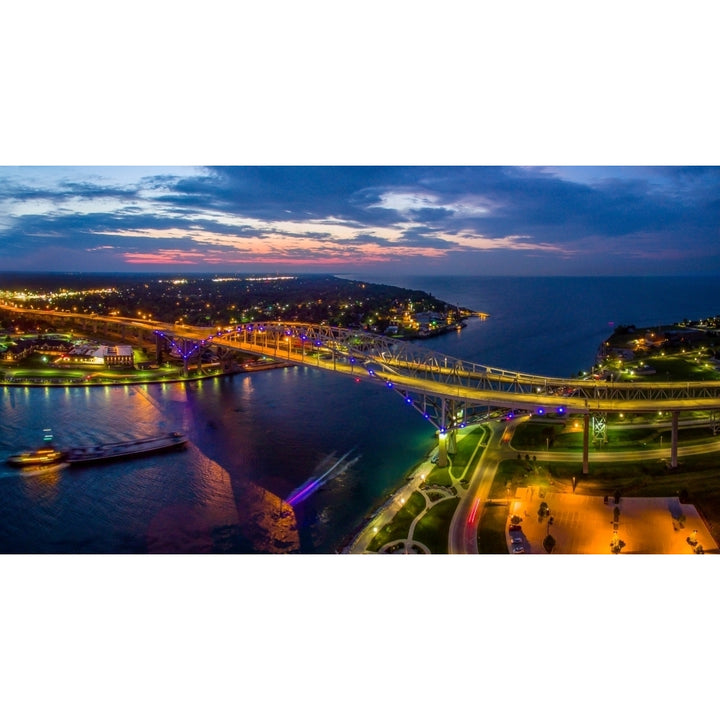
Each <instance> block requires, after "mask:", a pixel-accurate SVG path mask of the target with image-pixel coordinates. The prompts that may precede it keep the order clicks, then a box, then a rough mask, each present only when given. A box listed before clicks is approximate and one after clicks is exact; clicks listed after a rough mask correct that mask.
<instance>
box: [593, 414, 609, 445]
mask: <svg viewBox="0 0 720 720" xmlns="http://www.w3.org/2000/svg"><path fill="white" fill-rule="evenodd" d="M592 431H593V443H600V444H602V445H605V444H606V443H607V413H604V412H594V413H593V414H592Z"/></svg>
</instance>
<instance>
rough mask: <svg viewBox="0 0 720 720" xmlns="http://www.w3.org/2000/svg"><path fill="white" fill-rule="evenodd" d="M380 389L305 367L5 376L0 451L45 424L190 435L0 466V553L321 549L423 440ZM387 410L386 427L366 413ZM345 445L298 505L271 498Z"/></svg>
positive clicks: (58, 430)
mask: <svg viewBox="0 0 720 720" xmlns="http://www.w3.org/2000/svg"><path fill="white" fill-rule="evenodd" d="M391 395H392V394H388V393H385V392H378V390H377V388H369V387H357V386H356V385H355V383H350V382H349V381H348V380H347V379H346V378H336V377H331V376H326V375H323V374H322V372H321V371H317V370H309V371H308V370H307V369H303V368H287V369H282V370H275V371H269V372H263V373H253V374H252V375H250V374H247V375H237V376H233V377H225V378H213V379H212V380H209V381H208V382H204V383H191V382H188V383H174V384H169V385H146V386H118V387H112V386H104V387H99V388H88V387H82V388H15V387H2V388H0V461H1V460H2V459H3V458H5V457H7V455H10V454H12V453H13V452H17V450H18V449H20V448H26V447H33V446H37V445H38V444H40V443H41V441H42V430H43V428H45V427H50V428H52V430H53V432H54V436H55V444H56V445H58V446H61V447H66V446H74V445H91V444H98V443H102V442H113V441H119V440H126V439H129V438H133V437H139V436H144V435H153V434H157V433H159V432H168V431H170V430H181V431H184V432H186V433H188V435H189V437H190V440H191V443H190V446H189V447H188V449H187V450H185V451H182V452H171V453H167V454H162V455H156V456H152V457H147V458H138V459H133V460H128V461H123V462H118V463H113V464H105V465H97V466H86V467H78V466H72V467H64V468H60V469H55V470H53V471H52V472H51V473H50V475H48V476H47V478H46V479H44V480H41V479H33V480H32V482H29V480H30V478H27V477H25V478H22V477H21V474H20V473H19V472H18V471H16V470H14V469H13V468H11V467H10V466H5V465H3V467H2V469H1V470H0V475H1V476H2V482H3V488H2V492H3V503H2V505H1V506H0V552H33V553H34V552H113V553H118V552H262V553H269V552H297V551H302V552H332V551H334V550H335V549H336V547H337V546H338V544H339V543H340V542H341V541H342V540H343V539H345V538H346V537H347V536H348V535H349V534H350V533H351V532H352V531H353V530H354V529H355V528H356V526H357V525H358V523H359V521H360V519H361V518H362V516H363V515H364V514H365V513H367V512H369V510H371V509H372V507H373V506H374V505H375V504H376V503H377V501H378V497H380V498H382V496H383V494H384V493H387V492H388V491H389V490H390V489H391V488H392V487H393V486H394V485H395V484H396V483H397V482H398V480H399V479H400V478H401V477H402V476H403V473H404V472H405V471H406V470H407V469H408V467H409V466H410V465H411V464H412V463H414V461H415V460H416V459H417V457H418V454H419V453H422V452H425V451H426V450H427V449H429V447H430V445H431V443H432V434H431V432H430V431H429V428H428V426H427V425H426V424H425V423H424V422H422V421H421V420H420V419H419V418H417V417H412V419H410V420H409V422H407V420H408V417H409V416H408V413H407V411H406V409H405V407H404V404H403V403H400V402H398V401H397V400H396V399H393V398H392V397H391ZM328 401H329V402H328ZM388 413H389V417H390V418H393V417H394V420H391V427H392V426H394V427H396V428H397V429H396V430H394V431H393V432H392V434H389V433H388V431H387V429H386V428H385V427H383V426H381V425H379V424H378V423H377V421H376V418H377V417H378V416H381V417H386V418H387V417H388ZM403 419H404V420H405V421H406V422H405V423H404V422H403ZM403 427H404V428H405V429H404V430H403ZM407 428H409V430H408V429H407ZM358 437H360V441H359V442H358ZM354 446H358V448H359V449H358V454H362V455H363V457H364V458H367V459H368V461H367V462H358V463H355V464H353V466H352V467H348V468H347V471H346V472H345V473H343V475H342V477H338V478H334V480H333V483H332V485H331V484H330V483H328V487H327V488H326V489H324V490H323V492H321V493H317V496H316V497H313V498H309V499H308V500H307V501H306V502H304V503H303V505H302V507H300V508H297V512H295V511H293V509H292V508H291V507H289V506H288V505H286V504H285V503H283V502H282V500H281V498H283V497H286V496H287V494H288V493H289V491H291V490H292V489H293V488H295V487H297V486H298V485H300V484H301V483H302V482H303V481H304V480H306V479H307V478H308V477H309V476H310V475H311V473H312V472H313V470H314V468H315V467H316V466H317V464H318V462H319V461H320V460H321V459H322V458H323V457H325V456H327V455H329V454H332V453H336V454H337V455H338V456H339V455H340V454H342V453H345V452H347V451H348V450H350V449H351V448H352V447H354ZM405 449H406V450H407V454H405V453H404V452H403V451H404V450H405ZM399 451H400V452H399ZM386 461H387V462H386ZM50 478H52V481H50Z"/></svg>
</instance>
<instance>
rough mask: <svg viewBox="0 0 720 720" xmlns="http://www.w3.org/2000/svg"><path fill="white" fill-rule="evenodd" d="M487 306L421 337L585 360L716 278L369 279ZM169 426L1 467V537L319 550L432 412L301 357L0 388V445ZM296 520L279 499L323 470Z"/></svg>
mask: <svg viewBox="0 0 720 720" xmlns="http://www.w3.org/2000/svg"><path fill="white" fill-rule="evenodd" d="M360 279H363V280H366V281H370V282H372V281H378V282H385V283H387V282H392V284H395V285H399V286H402V287H408V288H414V289H421V290H426V291H428V292H431V293H432V294H434V295H435V296H436V297H438V298H442V299H443V300H447V301H449V302H453V303H457V304H459V305H462V306H467V307H471V308H473V309H475V310H480V311H483V312H487V313H489V314H490V318H489V319H488V320H486V321H481V320H479V319H472V320H470V321H469V323H468V326H467V328H465V329H464V330H463V331H462V332H460V333H454V332H453V333H449V334H447V335H443V336H439V337H436V338H432V339H429V340H425V341H423V342H424V343H425V345H426V346H427V347H430V348H432V349H433V350H437V351H438V352H443V353H447V354H448V355H451V356H456V357H462V358H464V359H467V360H473V361H476V362H481V363H485V364H489V365H494V366H497V367H503V368H508V369H513V370H519V371H526V372H534V373H542V374H547V375H554V376H565V375H571V374H575V373H577V371H578V370H580V369H584V368H588V367H589V365H590V364H591V362H592V360H593V357H594V354H595V350H596V348H597V346H598V345H599V343H600V342H601V341H602V340H603V339H604V338H605V337H607V335H608V334H610V332H611V331H612V327H613V326H612V325H611V323H614V324H615V325H617V324H630V323H632V324H635V325H638V326H650V325H654V324H661V323H666V322H672V321H677V320H682V319H683V318H689V319H697V318H701V317H706V316H708V315H716V314H719V313H720V298H719V297H718V294H717V288H718V287H720V285H719V284H718V279H717V278H460V279H457V278H453V279H450V278H433V277H416V278H393V279H392V281H389V280H388V279H387V278H373V277H370V276H367V275H366V276H362V278H360ZM46 427H50V428H52V429H53V431H54V433H55V438H56V441H57V444H58V445H83V444H90V443H95V442H109V441H114V440H123V439H127V438H130V437H135V436H140V435H150V434H155V433H157V432H162V431H169V430H176V429H179V430H183V431H185V432H187V433H188V435H189V436H190V440H191V442H190V446H189V448H188V449H187V450H185V451H181V452H173V453H169V454H164V455H156V456H152V457H147V458H139V459H135V460H131V461H127V462H121V463H118V464H113V465H98V466H94V467H93V466H90V467H83V468H79V467H64V468H60V469H54V470H52V471H48V472H42V473H28V472H23V471H18V470H15V469H13V468H11V467H9V466H5V465H2V466H0V484H1V485H0V493H1V495H0V497H1V498H2V502H1V503H0V552H3V553H18V552H19V553H146V552H160V553H169V552H181V553H195V552H214V553H268V552H287V551H299V552H302V553H330V552H334V551H335V550H337V549H338V548H339V547H340V546H341V545H342V543H343V542H344V541H346V540H347V539H348V538H349V537H350V536H351V535H352V534H353V532H354V531H355V530H356V529H358V527H359V526H360V524H361V523H362V520H363V518H365V517H366V516H367V515H368V514H369V513H371V512H372V510H373V509H374V508H375V507H376V506H377V505H379V504H381V503H382V501H383V500H384V498H385V497H386V496H387V495H388V494H389V493H391V492H392V491H393V489H394V488H395V487H397V485H398V484H400V483H401V482H402V480H403V478H404V477H405V476H406V474H407V473H408V471H410V470H411V468H412V467H413V465H414V464H415V463H416V462H417V461H418V460H419V459H421V458H422V457H423V455H425V454H426V453H428V452H430V451H431V449H432V447H433V443H434V437H433V428H432V426H430V425H429V424H427V423H426V422H425V421H424V420H423V419H422V418H421V416H420V415H419V414H418V413H417V412H416V411H414V410H413V409H412V408H410V407H409V406H408V405H406V404H405V403H404V402H403V401H402V399H401V398H400V397H399V396H398V395H397V394H396V393H394V392H393V391H391V390H387V389H386V388H384V387H378V386H377V385H374V384H373V383H372V382H370V381H369V380H368V379H365V378H364V379H363V380H362V381H361V382H356V381H354V380H351V379H349V378H346V377H340V376H334V375H332V374H331V373H324V372H322V371H319V370H316V369H312V368H286V369H281V370H273V371H268V372H258V373H249V374H244V375H235V376H233V377H226V378H214V379H212V380H207V381H204V382H202V383H181V384H173V385H164V386H163V385H148V386H134V387H117V388H18V387H3V388H0V458H4V457H6V456H7V455H9V454H11V453H12V452H15V451H16V450H17V449H18V448H23V447H31V446H35V445H37V444H38V443H39V442H40V441H41V439H42V432H43V428H46ZM346 454H347V458H346V460H345V461H343V463H341V465H340V466H339V469H340V472H338V473H335V472H333V473H331V474H330V475H329V476H328V479H327V482H325V483H324V484H323V485H322V486H321V487H319V488H317V489H316V490H315V491H314V492H312V493H311V494H309V495H307V496H303V499H302V501H301V502H299V503H297V504H296V506H295V515H296V519H297V528H298V532H297V534H293V532H292V529H291V528H292V527H293V523H292V522H291V521H292V518H287V517H283V516H282V514H281V510H282V506H281V504H280V499H281V498H283V499H285V498H288V497H289V496H290V495H291V494H292V493H293V491H295V490H296V489H297V488H299V487H300V486H301V485H302V484H303V483H304V482H306V481H307V480H308V479H309V478H311V477H318V476H319V475H322V473H323V472H324V470H326V469H327V468H329V467H332V465H333V464H334V462H336V461H337V460H339V459H340V458H341V457H342V456H344V455H346Z"/></svg>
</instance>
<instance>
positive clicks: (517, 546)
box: [511, 537, 525, 555]
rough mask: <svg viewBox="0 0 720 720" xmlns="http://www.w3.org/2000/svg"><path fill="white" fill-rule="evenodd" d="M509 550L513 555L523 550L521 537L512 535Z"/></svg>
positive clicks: (523, 544) (523, 545)
mask: <svg viewBox="0 0 720 720" xmlns="http://www.w3.org/2000/svg"><path fill="white" fill-rule="evenodd" d="M511 550H512V552H513V553H514V554H515V555H518V554H519V553H524V552H525V543H524V542H523V541H522V538H519V537H514V538H513V539H512V543H511Z"/></svg>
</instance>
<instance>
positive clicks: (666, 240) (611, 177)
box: [0, 166, 720, 276]
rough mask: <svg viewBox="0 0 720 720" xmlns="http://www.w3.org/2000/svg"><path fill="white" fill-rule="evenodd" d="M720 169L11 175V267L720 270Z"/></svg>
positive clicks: (64, 170)
mask: <svg viewBox="0 0 720 720" xmlns="http://www.w3.org/2000/svg"><path fill="white" fill-rule="evenodd" d="M719 241H720V168H718V167H709V168H708V167H677V166H673V167H495V166H470V167H460V166H450V167H433V166H431V167H416V166H380V167H369V166H350V167H342V166H310V167H307V166H305V167H303V166H291V167H274V166H250V167H233V166H227V167H179V166H178V167H172V166H171V167H143V166H138V167H134V166H133V167H57V166H55V167H35V166H28V167H19V166H4V167H1V168H0V262H1V263H2V267H3V269H5V270H18V271H28V270H39V271H47V270H54V271H130V272H132V271H152V272H184V273H187V272H237V273H245V272H259V271H260V272H296V273H297V272H331V273H363V272H367V273H368V274H372V275H380V274H383V275H385V274H387V275H388V276H392V275H393V274H395V273H402V274H449V275H453V274H455V275H468V274H475V275H599V274H617V275H657V274H665V275H672V274H696V273H705V274H708V273H720V242H719Z"/></svg>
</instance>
